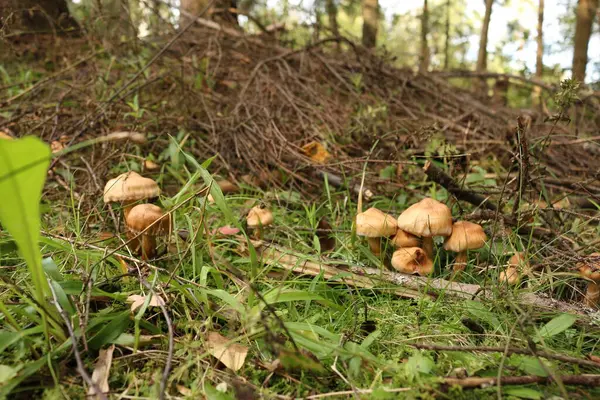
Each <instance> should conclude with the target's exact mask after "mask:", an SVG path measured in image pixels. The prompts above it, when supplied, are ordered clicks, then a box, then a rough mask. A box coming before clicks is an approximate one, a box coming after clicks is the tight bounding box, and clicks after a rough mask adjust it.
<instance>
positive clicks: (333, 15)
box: [325, 0, 340, 37]
mask: <svg viewBox="0 0 600 400" xmlns="http://www.w3.org/2000/svg"><path fill="white" fill-rule="evenodd" d="M325 9H326V11H327V19H328V20H329V29H331V33H332V34H333V36H336V37H337V36H340V28H339V26H338V22H337V6H336V4H335V0H325Z"/></svg>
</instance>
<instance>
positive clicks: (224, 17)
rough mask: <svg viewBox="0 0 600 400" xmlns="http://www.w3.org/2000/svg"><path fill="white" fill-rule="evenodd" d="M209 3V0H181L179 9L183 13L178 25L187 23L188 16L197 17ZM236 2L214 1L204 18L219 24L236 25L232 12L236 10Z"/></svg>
mask: <svg viewBox="0 0 600 400" xmlns="http://www.w3.org/2000/svg"><path fill="white" fill-rule="evenodd" d="M209 3H210V0H181V3H180V6H179V9H180V10H182V11H183V12H182V13H181V16H180V18H179V23H180V25H181V24H185V23H186V22H189V17H188V15H198V14H200V12H202V10H204V8H205V7H206V6H207V5H208V4H209ZM237 4H238V0H216V1H215V2H214V4H213V5H212V6H211V7H210V10H208V12H206V13H205V14H204V17H205V18H209V17H210V18H211V19H213V20H215V21H217V22H219V23H220V24H225V25H238V20H237V14H236V13H235V12H234V11H232V9H233V10H235V9H237Z"/></svg>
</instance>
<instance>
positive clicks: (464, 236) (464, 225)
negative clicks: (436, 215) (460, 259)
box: [444, 221, 487, 253]
mask: <svg viewBox="0 0 600 400" xmlns="http://www.w3.org/2000/svg"><path fill="white" fill-rule="evenodd" d="M486 240H487V236H486V234H485V232H484V231H483V228H482V227H481V225H478V224H474V223H473V222H469V221H457V222H455V223H454V226H453V227H452V235H450V236H449V237H447V238H446V241H445V242H444V249H446V250H448V251H454V252H456V253H460V252H461V251H466V250H475V249H480V248H482V247H483V246H484V245H485V241H486Z"/></svg>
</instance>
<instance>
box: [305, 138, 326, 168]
mask: <svg viewBox="0 0 600 400" xmlns="http://www.w3.org/2000/svg"><path fill="white" fill-rule="evenodd" d="M302 151H303V152H304V154H305V155H306V156H307V157H309V158H310V159H311V160H312V161H314V162H315V163H317V164H325V163H326V162H327V161H329V159H331V154H330V153H329V152H328V151H327V150H326V149H325V147H324V146H323V145H322V144H321V143H319V142H310V143H308V144H305V145H304V146H302Z"/></svg>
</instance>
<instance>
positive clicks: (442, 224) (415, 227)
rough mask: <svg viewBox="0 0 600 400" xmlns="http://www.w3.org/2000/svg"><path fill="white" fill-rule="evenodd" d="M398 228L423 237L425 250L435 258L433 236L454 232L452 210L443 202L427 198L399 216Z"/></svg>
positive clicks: (447, 234) (430, 256)
mask: <svg viewBox="0 0 600 400" xmlns="http://www.w3.org/2000/svg"><path fill="white" fill-rule="evenodd" d="M398 228H400V229H402V230H403V231H406V232H408V233H411V234H413V235H416V236H419V237H422V238H423V250H425V252H426V253H427V256H428V257H429V258H431V259H433V239H432V238H433V237H434V236H450V235H451V234H452V212H451V211H450V209H449V208H448V206H446V205H445V204H443V203H440V202H439V201H437V200H434V199H430V198H425V199H423V200H421V201H419V202H418V203H415V204H413V205H412V206H410V207H408V208H407V209H406V210H404V212H403V213H402V214H400V216H399V217H398Z"/></svg>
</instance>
